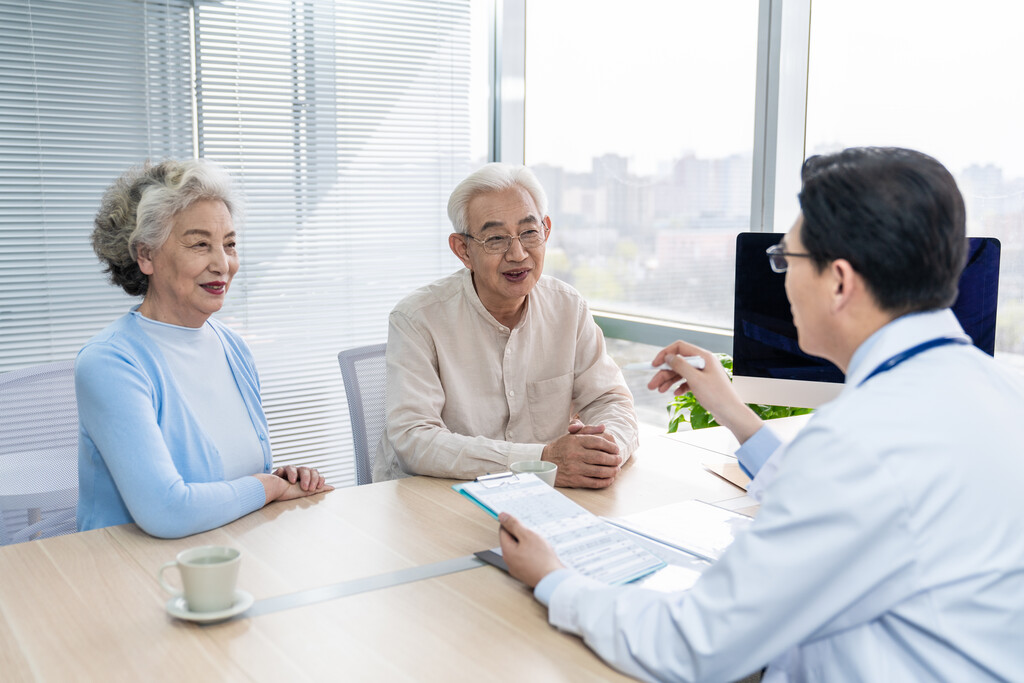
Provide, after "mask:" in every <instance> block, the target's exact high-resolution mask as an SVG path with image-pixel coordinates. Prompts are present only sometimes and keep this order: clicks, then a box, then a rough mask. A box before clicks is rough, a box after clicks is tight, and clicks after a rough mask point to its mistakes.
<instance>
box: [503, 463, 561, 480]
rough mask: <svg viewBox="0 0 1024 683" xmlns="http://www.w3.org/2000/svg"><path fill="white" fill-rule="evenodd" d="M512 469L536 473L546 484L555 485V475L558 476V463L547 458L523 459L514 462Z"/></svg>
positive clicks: (523, 472) (519, 471)
mask: <svg viewBox="0 0 1024 683" xmlns="http://www.w3.org/2000/svg"><path fill="white" fill-rule="evenodd" d="M512 471H513V472H515V473H516V474H526V473H527V472H528V473H530V474H536V475H537V478H539V479H540V480H541V481H543V482H544V483H545V484H547V485H548V486H554V485H555V477H557V476H558V465H556V464H555V463H553V462H548V461H547V460H523V461H520V462H514V463H512Z"/></svg>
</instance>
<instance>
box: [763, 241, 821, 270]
mask: <svg viewBox="0 0 1024 683" xmlns="http://www.w3.org/2000/svg"><path fill="white" fill-rule="evenodd" d="M764 253H766V254H768V263H770V264H771V266H772V270H773V271H775V272H776V273H785V272H786V271H787V270H788V269H789V262H788V261H786V259H787V258H788V257H790V256H794V257H801V258H814V257H813V256H812V255H811V254H798V253H796V252H794V251H783V247H782V245H781V244H773V245H772V246H770V247H768V248H767V249H765V252H764Z"/></svg>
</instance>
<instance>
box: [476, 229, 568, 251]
mask: <svg viewBox="0 0 1024 683" xmlns="http://www.w3.org/2000/svg"><path fill="white" fill-rule="evenodd" d="M459 234H460V235H462V236H463V237H466V238H468V239H471V240H473V241H474V242H476V243H477V244H479V245H480V246H482V247H483V248H484V251H486V252H487V253H488V254H504V253H505V252H507V251H508V250H509V249H511V248H512V240H519V244H520V245H522V247H523V249H536V248H537V247H539V246H540V245H542V244H544V242H545V240H547V238H548V235H547V231H546V230H543V231H541V230H537V229H535V228H531V229H529V230H523V231H522V232H521V233H519V234H518V235H491V236H490V237H488V238H487V239H482V240H481V239H477V238H476V237H473V236H472V235H470V234H469V233H466V232H460V233H459Z"/></svg>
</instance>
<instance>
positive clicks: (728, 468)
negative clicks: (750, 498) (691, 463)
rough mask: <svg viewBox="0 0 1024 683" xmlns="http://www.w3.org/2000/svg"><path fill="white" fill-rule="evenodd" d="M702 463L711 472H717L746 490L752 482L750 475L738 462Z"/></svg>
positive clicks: (734, 484)
mask: <svg viewBox="0 0 1024 683" xmlns="http://www.w3.org/2000/svg"><path fill="white" fill-rule="evenodd" d="M701 465H703V466H704V469H706V470H707V471H708V472H711V474H717V475H718V476H719V477H721V478H722V479H725V480H726V481H727V482H729V483H730V484H732V485H733V486H738V487H739V488H741V489H743V490H744V491H746V490H747V486H748V485H749V484H750V477H748V476H747V474H746V472H744V471H743V468H741V467H740V464H739V463H738V462H720V463H712V462H702V463H701Z"/></svg>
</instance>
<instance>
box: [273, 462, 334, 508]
mask: <svg viewBox="0 0 1024 683" xmlns="http://www.w3.org/2000/svg"><path fill="white" fill-rule="evenodd" d="M256 478H257V479H259V480H260V482H262V483H263V488H264V490H265V491H266V494H267V500H266V502H267V503H270V502H271V501H275V500H292V499H293V498H303V497H305V496H313V495H316V494H318V493H324V492H326V491H333V490H334V487H333V486H330V485H329V484H328V483H327V481H326V480H325V479H324V478H323V475H321V474H320V472H318V471H317V470H316V469H315V468H313V467H294V466H292V465H287V466H285V467H278V468H277V469H276V470H274V473H273V474H263V473H260V474H257V475H256Z"/></svg>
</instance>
